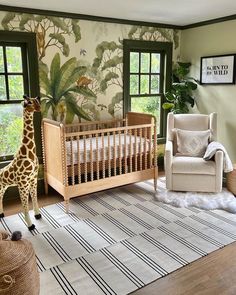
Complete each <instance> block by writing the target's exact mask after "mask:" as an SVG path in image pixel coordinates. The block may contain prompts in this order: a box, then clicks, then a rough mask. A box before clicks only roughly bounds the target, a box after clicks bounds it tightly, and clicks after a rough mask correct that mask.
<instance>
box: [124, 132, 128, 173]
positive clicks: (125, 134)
mask: <svg viewBox="0 0 236 295" xmlns="http://www.w3.org/2000/svg"><path fill="white" fill-rule="evenodd" d="M126 136H127V131H126V130H125V132H124V164H125V174H126V173H127V168H128V167H127V138H126Z"/></svg>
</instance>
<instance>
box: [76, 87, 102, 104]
mask: <svg viewBox="0 0 236 295" xmlns="http://www.w3.org/2000/svg"><path fill="white" fill-rule="evenodd" d="M70 90H71V91H74V92H76V93H79V94H81V95H83V96H84V97H86V98H90V99H91V98H95V99H96V98H97V96H96V94H95V93H94V92H93V91H92V90H91V89H89V88H88V87H84V86H75V87H73V88H70ZM94 102H96V100H94Z"/></svg>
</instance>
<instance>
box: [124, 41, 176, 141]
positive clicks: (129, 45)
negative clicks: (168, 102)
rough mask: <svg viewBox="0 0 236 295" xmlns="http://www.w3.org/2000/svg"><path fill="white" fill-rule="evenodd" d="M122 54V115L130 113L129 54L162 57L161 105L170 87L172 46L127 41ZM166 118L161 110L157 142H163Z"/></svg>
mask: <svg viewBox="0 0 236 295" xmlns="http://www.w3.org/2000/svg"><path fill="white" fill-rule="evenodd" d="M123 46H124V47H123V48H124V51H123V54H124V57H123V58H124V70H123V85H124V101H123V106H124V114H125V113H126V112H128V111H130V94H129V89H130V81H129V74H130V52H132V51H137V52H142V51H145V52H148V51H149V52H159V53H160V54H161V56H162V60H163V63H162V64H161V70H162V71H163V70H164V72H165V75H164V81H163V82H164V83H163V86H164V89H162V94H161V105H162V103H163V102H164V101H165V98H164V95H163V94H164V93H165V92H166V91H167V90H168V89H169V88H170V86H171V72H172V48H173V44H172V43H171V42H154V41H140V40H127V39H125V40H124V41H123ZM166 116H167V111H165V110H163V109H161V118H160V136H159V138H158V142H160V143H163V142H164V141H165V134H166Z"/></svg>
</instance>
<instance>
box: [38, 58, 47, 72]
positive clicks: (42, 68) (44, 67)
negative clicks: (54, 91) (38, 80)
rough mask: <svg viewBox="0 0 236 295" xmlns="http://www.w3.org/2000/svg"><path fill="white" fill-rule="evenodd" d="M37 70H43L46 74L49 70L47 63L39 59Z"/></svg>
mask: <svg viewBox="0 0 236 295" xmlns="http://www.w3.org/2000/svg"><path fill="white" fill-rule="evenodd" d="M39 71H42V72H45V73H46V74H48V72H49V70H48V65H47V64H45V63H44V62H42V61H41V60H39Z"/></svg>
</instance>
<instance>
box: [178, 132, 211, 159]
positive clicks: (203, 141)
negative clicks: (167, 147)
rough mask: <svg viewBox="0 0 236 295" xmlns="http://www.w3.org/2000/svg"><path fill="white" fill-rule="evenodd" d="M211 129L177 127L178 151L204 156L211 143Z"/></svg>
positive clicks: (193, 155) (185, 154)
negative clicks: (193, 129)
mask: <svg viewBox="0 0 236 295" xmlns="http://www.w3.org/2000/svg"><path fill="white" fill-rule="evenodd" d="M210 134H211V131H210V130H209V129H208V130H202V131H192V130H191V131H190V130H182V129H178V128H177V129H176V137H177V153H178V155H183V156H189V157H203V155H204V153H205V151H206V148H207V146H208V143H209V138H210Z"/></svg>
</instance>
